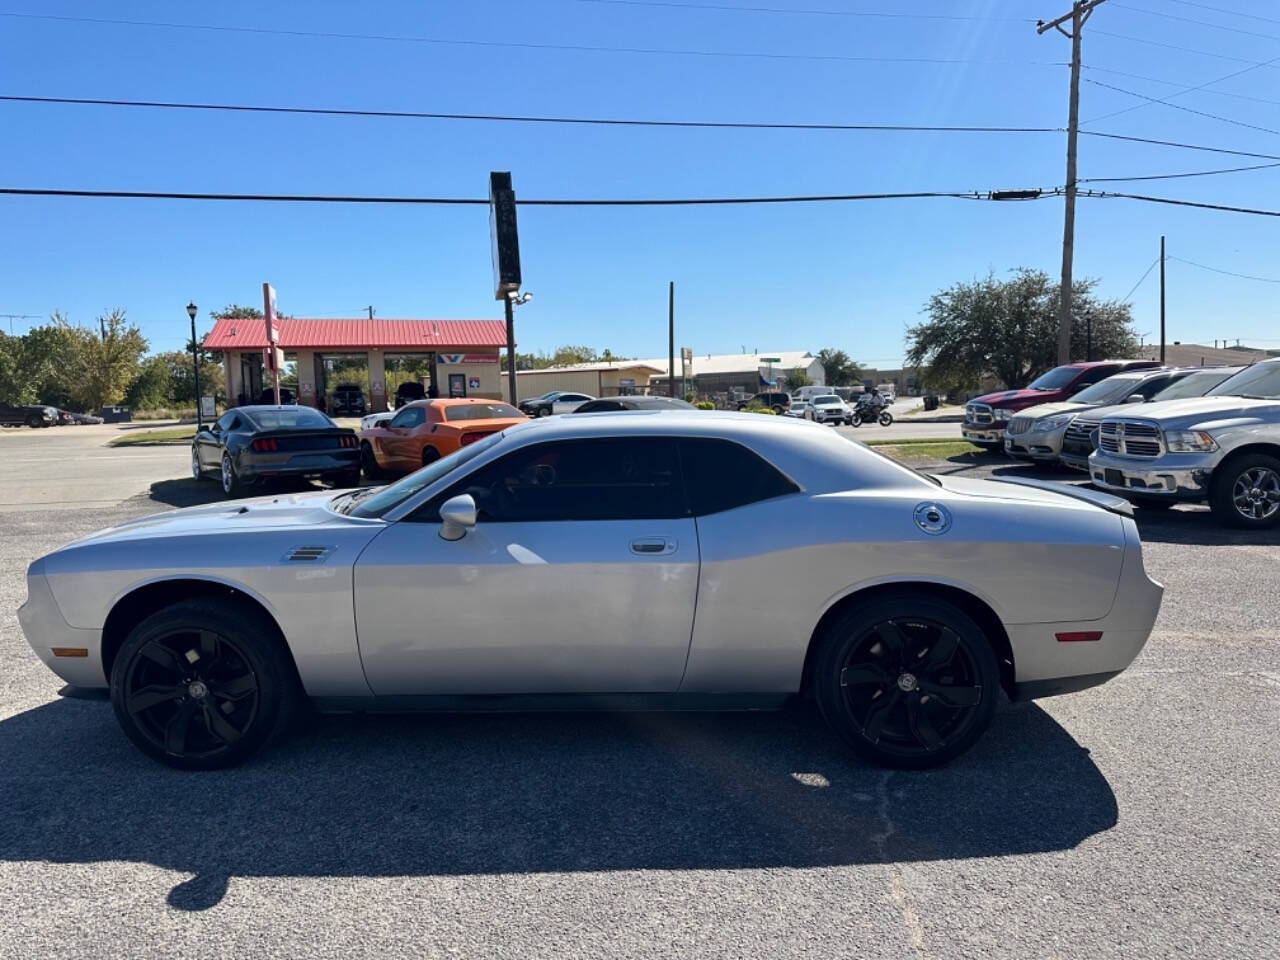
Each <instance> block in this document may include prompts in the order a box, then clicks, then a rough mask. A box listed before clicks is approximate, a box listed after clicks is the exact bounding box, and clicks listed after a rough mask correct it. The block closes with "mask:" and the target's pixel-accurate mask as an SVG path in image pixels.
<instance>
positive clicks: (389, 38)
mask: <svg viewBox="0 0 1280 960" xmlns="http://www.w3.org/2000/svg"><path fill="white" fill-rule="evenodd" d="M0 17H12V18H17V19H23V20H47V21H54V22H60V23H61V22H65V23H94V24H106V25H110V26H128V27H157V28H162V29H166V30H207V31H213V32H216V33H247V34H255V35H260V36H274V37H302V38H307V39H318V40H375V41H379V42H391V43H419V44H439V45H445V46H461V47H490V48H493V47H497V48H516V49H523V50H564V51H571V52H575V53H630V54H641V55H648V56H672V57H710V58H730V59H734V58H738V59H754V60H813V61H820V62H837V63H933V64H948V65H950V64H968V63H985V64H1002V65H1005V66H1062V64H1061V63H1059V62H1055V61H1052V60H993V59H969V58H963V57H871V56H852V55H848V54H818V53H773V52H768V51H741V50H699V49H672V48H658V47H609V46H591V45H587V44H567V43H534V42H532V41H522V40H459V39H456V38H451V37H424V36H404V35H400V34H379V33H337V32H328V31H320V30H282V29H276V28H271V27H236V26H221V25H218V24H207V23H177V22H172V21H162V20H121V19H112V18H106V17H68V16H58V15H55V14H45V13H11V12H6V11H0Z"/></svg>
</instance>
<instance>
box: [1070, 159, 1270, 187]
mask: <svg viewBox="0 0 1280 960" xmlns="http://www.w3.org/2000/svg"><path fill="white" fill-rule="evenodd" d="M1274 167H1280V163H1255V164H1252V165H1251V166H1247V167H1223V168H1220V169H1217V170H1193V171H1191V172H1189V173H1153V174H1149V175H1147V176H1137V177H1081V178H1080V179H1079V180H1078V181H1077V182H1078V183H1120V182H1124V181H1132V180H1181V179H1184V178H1187V177H1212V176H1216V175H1217V174H1220V173H1244V172H1245V171H1247V170H1270V169H1272V168H1274Z"/></svg>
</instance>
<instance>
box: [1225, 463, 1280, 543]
mask: <svg viewBox="0 0 1280 960" xmlns="http://www.w3.org/2000/svg"><path fill="white" fill-rule="evenodd" d="M1209 508H1210V509H1211V510H1212V511H1213V516H1214V518H1215V519H1216V520H1217V521H1218V522H1219V523H1223V524H1226V525H1227V526H1231V527H1240V528H1242V529H1245V530H1265V529H1267V528H1269V527H1274V526H1275V525H1276V524H1278V523H1280V458H1276V457H1273V456H1271V455H1270V454H1265V453H1244V454H1241V455H1239V456H1236V457H1231V458H1229V459H1228V460H1226V462H1224V463H1221V464H1219V465H1218V467H1217V469H1215V470H1214V471H1213V479H1212V480H1210V482H1209Z"/></svg>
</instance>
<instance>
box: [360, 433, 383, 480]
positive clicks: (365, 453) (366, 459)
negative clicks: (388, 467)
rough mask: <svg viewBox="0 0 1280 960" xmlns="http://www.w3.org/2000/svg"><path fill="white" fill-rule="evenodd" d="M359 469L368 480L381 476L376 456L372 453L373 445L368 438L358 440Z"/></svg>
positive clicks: (377, 478)
mask: <svg viewBox="0 0 1280 960" xmlns="http://www.w3.org/2000/svg"><path fill="white" fill-rule="evenodd" d="M360 469H361V470H363V471H364V475H365V476H366V477H368V478H369V479H370V480H379V479H381V478H382V468H381V467H380V466H378V458H377V457H376V456H375V455H374V452H373V445H372V444H371V443H369V441H368V440H361V441H360Z"/></svg>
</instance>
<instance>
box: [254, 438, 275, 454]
mask: <svg viewBox="0 0 1280 960" xmlns="http://www.w3.org/2000/svg"><path fill="white" fill-rule="evenodd" d="M249 446H250V448H251V449H253V450H255V451H257V452H258V453H274V452H275V451H276V449H277V447H276V439H275V437H264V438H262V439H260V440H255V441H253V443H251V444H249Z"/></svg>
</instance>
